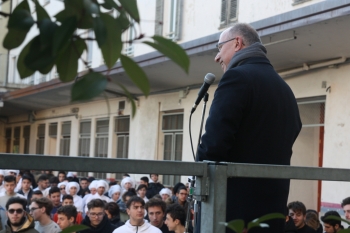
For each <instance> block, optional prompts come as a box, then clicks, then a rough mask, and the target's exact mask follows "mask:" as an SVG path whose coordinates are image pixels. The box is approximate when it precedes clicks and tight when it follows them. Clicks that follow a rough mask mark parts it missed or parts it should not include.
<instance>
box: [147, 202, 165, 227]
mask: <svg viewBox="0 0 350 233" xmlns="http://www.w3.org/2000/svg"><path fill="white" fill-rule="evenodd" d="M148 218H149V221H150V223H151V224H152V225H153V226H155V227H158V228H161V227H162V225H163V218H164V212H163V210H162V208H161V207H160V206H152V207H148Z"/></svg>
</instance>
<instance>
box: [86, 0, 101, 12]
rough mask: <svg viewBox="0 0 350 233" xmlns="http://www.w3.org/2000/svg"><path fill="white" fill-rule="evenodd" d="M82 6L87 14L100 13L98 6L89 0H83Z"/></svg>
mask: <svg viewBox="0 0 350 233" xmlns="http://www.w3.org/2000/svg"><path fill="white" fill-rule="evenodd" d="M84 7H85V9H86V10H87V12H88V13H89V14H96V15H99V14H100V10H99V8H98V6H97V5H96V4H95V3H94V2H92V1H91V0H84Z"/></svg>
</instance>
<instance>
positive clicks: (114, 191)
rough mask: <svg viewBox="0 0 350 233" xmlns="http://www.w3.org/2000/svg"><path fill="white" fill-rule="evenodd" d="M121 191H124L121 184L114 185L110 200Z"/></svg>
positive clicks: (110, 190)
mask: <svg viewBox="0 0 350 233" xmlns="http://www.w3.org/2000/svg"><path fill="white" fill-rule="evenodd" d="M121 191H122V188H121V187H120V185H119V184H116V185H113V186H111V187H110V189H109V191H108V196H109V197H110V198H112V196H113V194H115V193H120V192H121Z"/></svg>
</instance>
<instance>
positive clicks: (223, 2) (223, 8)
mask: <svg viewBox="0 0 350 233" xmlns="http://www.w3.org/2000/svg"><path fill="white" fill-rule="evenodd" d="M226 5H227V4H226V0H221V19H220V24H221V25H225V24H226V15H227V14H226Z"/></svg>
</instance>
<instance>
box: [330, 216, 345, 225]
mask: <svg viewBox="0 0 350 233" xmlns="http://www.w3.org/2000/svg"><path fill="white" fill-rule="evenodd" d="M325 219H334V220H339V221H342V222H345V223H347V224H350V221H348V220H346V219H343V218H339V217H337V216H334V215H329V216H327V217H326V218H325Z"/></svg>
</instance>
